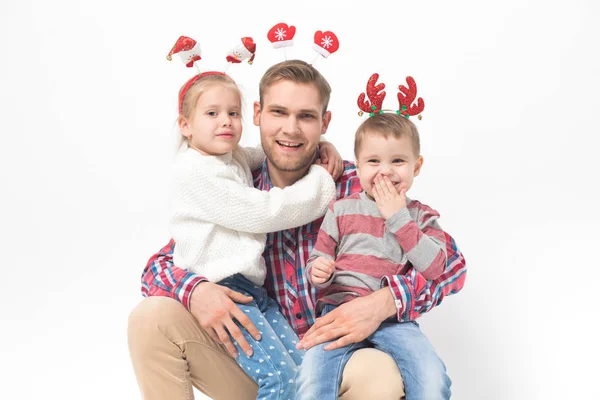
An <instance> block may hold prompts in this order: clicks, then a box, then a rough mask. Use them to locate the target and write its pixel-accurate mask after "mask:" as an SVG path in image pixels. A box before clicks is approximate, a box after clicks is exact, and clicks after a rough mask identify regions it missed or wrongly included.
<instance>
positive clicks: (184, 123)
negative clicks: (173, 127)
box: [177, 115, 190, 138]
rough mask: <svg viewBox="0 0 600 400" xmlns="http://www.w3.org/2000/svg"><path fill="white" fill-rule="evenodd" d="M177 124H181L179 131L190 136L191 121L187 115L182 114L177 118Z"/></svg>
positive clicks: (187, 136)
mask: <svg viewBox="0 0 600 400" xmlns="http://www.w3.org/2000/svg"><path fill="white" fill-rule="evenodd" d="M177 125H179V131H180V132H181V134H182V135H183V136H185V137H186V138H189V137H190V123H189V121H188V120H187V118H186V117H184V116H183V115H180V116H179V118H178V119H177Z"/></svg>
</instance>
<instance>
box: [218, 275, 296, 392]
mask: <svg viewBox="0 0 600 400" xmlns="http://www.w3.org/2000/svg"><path fill="white" fill-rule="evenodd" d="M219 285H223V286H227V287H229V288H230V289H232V290H235V291H237V292H240V293H243V294H245V295H247V296H251V297H252V298H253V300H252V302H251V303H248V304H238V307H239V308H240V309H241V310H242V311H243V312H245V313H246V315H247V316H248V317H249V318H250V320H251V321H252V323H253V324H254V325H255V326H256V328H257V329H258V330H259V332H260V334H261V340H260V341H257V340H254V338H252V336H250V334H249V333H248V332H247V331H246V330H245V329H241V331H242V333H243V334H244V337H245V338H246V340H247V341H248V343H249V344H250V346H252V349H253V350H254V354H253V355H252V356H251V357H248V356H246V355H245V354H244V352H243V351H242V349H241V348H240V346H239V345H238V343H237V342H234V345H235V346H236V348H237V350H238V352H239V356H238V357H237V359H236V361H237V362H238V364H239V365H240V366H241V367H242V368H243V370H244V371H245V372H246V374H248V376H250V377H251V378H252V379H253V380H254V381H255V382H256V383H257V384H258V396H257V399H265V400H275V399H277V400H293V399H294V398H295V393H296V382H295V375H296V372H297V371H298V366H299V365H300V363H302V356H303V355H304V351H303V350H297V349H296V343H298V336H297V335H296V333H295V332H294V330H293V329H292V328H291V327H290V325H289V324H288V322H287V320H286V319H285V317H284V316H283V315H282V314H281V313H280V312H279V307H278V306H277V303H276V302H275V301H274V300H273V299H271V298H270V297H269V296H268V295H267V291H266V290H265V289H264V288H263V287H261V286H256V285H255V284H253V283H252V282H250V281H249V280H248V279H246V278H245V277H244V276H243V275H239V274H237V275H234V276H232V277H229V278H226V279H224V280H222V281H220V282H219Z"/></svg>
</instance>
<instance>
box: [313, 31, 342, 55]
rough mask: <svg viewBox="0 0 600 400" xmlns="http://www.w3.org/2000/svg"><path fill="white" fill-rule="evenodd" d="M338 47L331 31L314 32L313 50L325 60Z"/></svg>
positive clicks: (338, 43) (338, 42) (337, 42)
mask: <svg viewBox="0 0 600 400" xmlns="http://www.w3.org/2000/svg"><path fill="white" fill-rule="evenodd" d="M339 47H340V41H339V40H338V38H337V36H335V33H333V32H331V31H325V32H321V31H316V32H315V42H314V44H313V49H314V50H315V51H316V52H317V53H319V54H320V55H322V56H323V57H325V58H327V57H329V56H330V55H331V54H333V53H335V52H336V51H337V50H338V49H339Z"/></svg>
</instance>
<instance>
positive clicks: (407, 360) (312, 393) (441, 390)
mask: <svg viewBox="0 0 600 400" xmlns="http://www.w3.org/2000/svg"><path fill="white" fill-rule="evenodd" d="M334 308H335V307H334V306H331V305H326V306H325V308H324V309H323V312H322V314H321V315H325V314H326V313H327V312H330V311H331V310H333V309H334ZM325 344H326V343H324V344H321V345H318V346H315V347H312V348H311V349H309V350H308V351H307V352H306V354H305V356H304V361H303V363H302V366H301V368H300V370H299V371H298V375H297V390H298V391H297V394H296V399H297V400H315V399H319V400H337V398H338V391H339V387H340V382H341V379H342V372H343V370H344V366H345V365H346V363H347V362H348V360H349V359H350V357H351V356H352V353H354V352H355V351H356V350H358V349H361V348H364V347H374V348H376V349H379V350H381V351H383V352H385V353H387V354H389V355H390V356H392V358H393V359H394V361H396V364H397V365H398V368H399V369H400V372H401V373H402V378H403V380H404V390H405V393H406V399H408V400H438V399H449V398H450V394H451V392H450V385H451V381H450V378H449V377H448V375H447V374H446V366H445V365H444V363H443V362H442V360H441V359H440V358H439V357H438V355H437V354H436V352H435V349H434V348H433V346H432V345H431V343H430V342H429V340H428V339H427V337H425V335H424V334H423V333H422V332H421V329H420V328H419V324H417V323H416V322H414V321H412V322H403V323H398V322H384V323H382V324H381V326H380V327H379V328H378V329H377V331H375V333H373V334H372V335H371V336H369V337H368V338H367V339H366V340H363V341H361V342H359V343H353V344H351V345H348V346H345V347H342V348H339V349H336V350H328V351H325V350H324V349H323V348H324V347H325Z"/></svg>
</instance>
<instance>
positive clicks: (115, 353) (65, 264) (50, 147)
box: [0, 0, 600, 400]
mask: <svg viewBox="0 0 600 400" xmlns="http://www.w3.org/2000/svg"><path fill="white" fill-rule="evenodd" d="M256 3H258V2H256ZM332 3H333V2H324V1H319V2H312V1H297V2H294V3H292V2H261V4H260V6H259V5H258V4H254V3H251V2H247V1H227V0H226V1H223V2H211V3H208V2H203V1H169V2H166V1H163V2H161V4H160V5H156V4H158V3H157V2H147V1H140V0H135V1H100V2H79V1H75V0H56V1H52V2H50V1H42V0H29V1H17V0H3V1H2V2H1V3H0V54H1V55H0V57H1V60H2V62H1V63H0V72H1V73H0V102H1V103H0V105H1V107H0V130H1V132H2V134H1V138H0V141H1V142H0V163H1V165H0V178H1V186H0V187H1V190H2V203H1V207H0V221H1V222H0V226H1V228H0V229H1V230H0V232H1V239H2V241H1V243H2V249H3V251H2V256H1V258H0V259H1V260H2V267H1V268H2V269H1V271H2V272H1V274H2V284H1V287H2V289H1V290H0V293H1V294H0V296H1V299H0V310H1V312H0V317H1V319H0V321H1V327H0V359H1V361H0V382H1V383H0V388H1V389H0V391H1V392H0V397H1V398H3V399H58V398H60V399H106V398H117V399H134V398H139V394H138V388H137V384H136V382H135V377H134V375H133V371H132V368H131V364H130V361H129V355H128V349H127V342H126V326H127V316H128V314H129V312H130V311H131V309H132V308H133V307H134V306H135V305H136V304H137V303H138V302H139V301H140V299H141V297H140V293H139V290H140V284H139V278H140V274H141V272H142V269H143V267H144V264H145V262H146V260H147V259H148V257H149V256H150V255H152V254H153V253H154V252H155V251H157V250H158V249H159V248H160V247H161V246H162V245H164V244H166V242H167V241H168V239H169V238H168V233H167V228H166V224H167V222H168V204H169V193H168V192H167V191H166V188H167V187H168V183H169V179H170V178H169V177H170V166H171V161H172V155H173V145H174V142H175V140H174V138H175V135H176V133H175V131H174V129H173V127H174V122H175V117H176V99H177V91H178V89H179V87H180V86H181V84H182V83H183V82H184V81H185V80H186V79H188V78H189V77H190V76H191V75H190V74H191V73H192V70H189V69H186V68H185V67H184V66H183V64H182V63H181V62H180V61H179V59H178V58H174V60H173V62H171V63H169V62H167V61H166V59H165V56H166V54H167V53H168V51H169V50H170V49H171V47H172V46H173V44H174V42H175V40H176V39H177V37H179V35H181V34H184V35H188V36H191V37H193V38H195V39H197V40H198V41H199V42H201V43H202V50H203V53H202V56H203V60H202V62H201V66H202V67H203V68H204V69H218V68H221V69H222V68H224V67H225V64H226V63H225V59H224V56H225V54H226V52H227V50H228V49H229V48H231V47H232V46H233V45H234V44H236V43H238V41H239V38H240V37H242V36H252V37H254V39H255V41H256V42H257V48H258V50H257V55H256V61H255V63H254V65H252V66H249V65H248V64H241V65H233V66H231V67H230V68H229V70H228V72H229V73H230V74H231V75H232V76H233V77H234V79H236V80H237V81H238V82H239V83H240V85H241V86H242V87H243V88H244V93H245V100H246V106H247V108H246V112H245V120H246V125H245V126H246V130H245V133H244V135H245V137H244V140H243V142H244V143H245V144H256V143H258V141H259V136H258V130H257V129H256V128H255V127H254V126H253V125H252V123H251V122H252V121H251V119H250V113H249V111H250V110H251V104H252V101H253V100H255V99H257V98H258V91H257V89H258V80H259V78H260V76H261V75H262V73H263V72H264V71H265V69H266V68H267V67H268V66H270V65H271V64H272V63H275V62H278V61H281V60H283V59H284V53H283V50H274V49H272V48H271V46H270V43H269V42H268V41H267V39H266V32H267V31H268V30H269V28H270V27H271V26H272V25H274V24H275V23H277V22H280V21H284V22H287V23H289V24H293V25H295V26H296V27H297V29H298V32H297V35H296V38H295V46H294V47H293V48H291V49H289V51H288V54H287V55H288V57H289V58H292V57H297V58H301V59H304V60H306V61H311V60H313V59H314V57H315V56H316V54H317V53H316V52H314V51H313V50H312V48H311V44H312V36H313V33H314V32H315V31H316V30H319V29H320V30H332V31H334V32H336V34H337V35H338V37H339V38H340V40H341V48H340V50H339V51H338V52H337V53H335V54H333V55H332V56H331V57H330V58H328V59H324V58H321V57H319V59H317V60H316V61H315V66H317V67H318V68H319V69H320V70H321V71H322V73H323V74H324V75H325V77H326V78H328V79H329V81H330V83H331V85H332V87H333V94H332V100H331V103H330V109H331V110H332V112H333V121H332V123H331V125H330V129H329V132H328V133H327V138H328V139H329V140H330V141H332V142H334V143H335V144H336V146H337V147H338V149H339V150H340V152H341V153H342V155H343V156H344V157H346V158H348V159H352V157H353V155H352V135H353V132H354V130H355V129H356V127H357V126H358V124H359V123H360V121H361V118H359V117H358V116H357V111H358V109H357V106H356V98H357V96H358V94H359V93H360V92H361V91H363V90H364V87H365V84H366V82H367V79H368V78H369V76H370V74H371V73H373V72H379V73H380V74H381V81H383V82H386V83H387V90H388V98H387V100H386V106H387V108H394V107H396V105H395V104H397V103H395V88H396V86H397V85H398V84H400V83H403V80H404V78H405V77H406V76H407V75H412V76H414V77H415V79H416V80H417V83H418V85H419V94H420V95H421V96H422V97H423V98H424V99H425V102H426V108H425V112H424V113H423V115H424V119H423V120H422V121H420V122H418V124H419V129H420V132H421V136H422V142H423V143H422V151H423V154H424V156H425V164H424V169H423V173H422V175H421V176H420V177H419V178H418V179H417V181H416V184H415V186H414V189H413V191H412V194H411V197H414V198H418V199H420V200H421V201H423V202H425V203H426V204H429V205H431V206H432V207H434V208H436V209H437V210H439V211H440V213H441V215H442V219H441V222H442V224H443V226H444V227H445V228H446V230H448V231H449V232H450V233H451V234H452V235H453V236H454V237H455V238H456V240H457V242H458V244H459V246H460V248H461V250H462V251H463V252H464V254H465V257H466V259H467V262H468V267H469V272H468V277H467V282H466V286H465V288H464V290H463V291H462V292H461V293H460V294H458V295H455V296H452V297H449V298H446V299H445V301H444V303H443V304H442V305H441V306H440V307H438V308H437V309H435V310H434V311H432V312H431V313H430V314H429V315H427V316H425V317H424V318H423V319H422V327H423V330H424V331H425V333H426V334H427V335H428V336H429V337H430V338H431V341H432V342H433V344H434V345H435V347H436V348H437V350H438V351H439V353H440V355H441V356H442V358H443V359H444V361H445V362H446V364H447V367H448V370H449V373H450V375H451V377H452V379H453V382H454V384H453V393H454V396H453V398H455V399H459V400H462V399H469V400H470V399H472V400H479V399H598V398H600V389H599V388H598V385H597V380H598V372H599V368H598V364H597V360H598V359H599V357H600V351H599V345H598V337H600V332H599V331H598V328H596V327H595V326H594V324H597V323H598V317H599V314H600V313H599V312H598V309H597V308H596V306H597V295H596V293H597V292H596V291H597V290H598V278H599V277H600V275H599V273H598V268H599V267H600V262H599V261H598V244H599V241H600V235H599V234H598V231H599V229H598V228H599V226H600V224H599V222H600V220H599V217H598V212H597V205H598V201H599V200H600V199H599V197H598V190H597V189H598V183H597V182H598V178H597V173H598V171H599V168H598V162H597V161H596V159H597V158H596V157H597V150H596V144H597V143H598V135H599V134H600V129H599V128H600V124H599V123H598V113H599V110H600V101H599V100H598V95H599V93H600V91H599V89H600V61H599V58H598V40H599V38H600V25H598V20H599V18H600V6H599V5H598V2H595V1H592V0H589V1H584V0H579V1H571V2H559V1H547V0H546V1H542V0H538V1H524V0H504V1H496V2H486V1H475V0H456V1H445V0H429V1H424V0H423V1H410V2H409V1H379V2H371V1H366V0H365V1H363V2H360V3H359V2H357V3H351V2H345V3H343V4H344V5H343V6H342V5H335V6H334V5H330V4H332ZM339 4H342V3H339ZM342 12H343V13H344V15H343V16H342ZM594 338H596V339H594ZM199 397H200V398H202V396H199Z"/></svg>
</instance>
